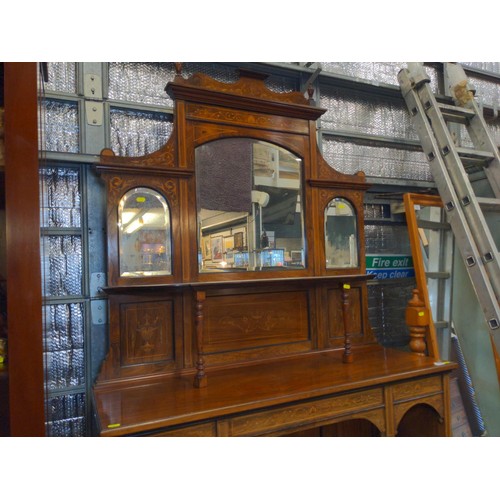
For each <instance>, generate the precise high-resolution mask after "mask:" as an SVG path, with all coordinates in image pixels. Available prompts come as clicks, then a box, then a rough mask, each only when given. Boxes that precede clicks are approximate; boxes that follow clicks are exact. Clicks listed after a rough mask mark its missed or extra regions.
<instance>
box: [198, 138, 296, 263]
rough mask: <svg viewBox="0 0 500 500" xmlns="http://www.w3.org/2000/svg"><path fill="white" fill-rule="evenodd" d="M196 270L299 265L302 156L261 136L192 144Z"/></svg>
mask: <svg viewBox="0 0 500 500" xmlns="http://www.w3.org/2000/svg"><path fill="white" fill-rule="evenodd" d="M195 164H196V202H197V216H198V221H197V224H198V264H199V272H200V273H210V272H241V271H270V270H273V271H281V270H283V271H287V270H297V269H304V267H305V255H304V249H305V243H304V216H303V210H302V206H303V205H302V203H301V200H303V194H302V169H301V165H302V161H301V159H300V158H298V157H297V156H295V155H294V154H293V153H291V152H290V151H287V150H286V149H284V148H282V147H279V146H277V145H275V144H271V143H269V142H266V141H262V140H256V139H250V138H225V139H219V140H216V141H212V142H209V143H206V144H203V145H201V146H198V147H197V148H196V150H195Z"/></svg>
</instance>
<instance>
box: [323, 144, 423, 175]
mask: <svg viewBox="0 0 500 500" xmlns="http://www.w3.org/2000/svg"><path fill="white" fill-rule="evenodd" d="M322 148H323V157H324V158H325V159H326V161H327V162H328V163H329V164H330V165H332V166H333V167H334V168H335V169H336V170H338V171H340V172H342V173H346V174H354V173H356V172H358V171H360V170H362V171H364V172H365V174H366V175H368V176H373V177H389V178H399V179H413V180H426V181H427V180H432V176H431V173H430V169H429V164H428V163H427V160H426V159H425V155H424V154H423V153H422V152H420V151H409V150H405V149H394V148H388V147H375V146H366V145H360V144H355V143H353V142H349V141H346V140H343V139H338V138H335V139H333V138H330V137H326V136H323V142H322Z"/></svg>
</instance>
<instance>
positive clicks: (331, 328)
mask: <svg viewBox="0 0 500 500" xmlns="http://www.w3.org/2000/svg"><path fill="white" fill-rule="evenodd" d="M327 296H328V337H329V339H330V340H336V339H343V338H344V318H343V312H342V290H341V289H340V288H331V289H329V290H328V292H327ZM361 300H362V298H361V289H360V288H354V287H353V288H351V289H350V291H349V313H348V317H347V318H348V320H347V324H348V328H349V332H348V333H350V334H351V336H352V337H353V340H354V339H355V337H356V335H359V336H362V335H363V329H362V318H361V311H362V307H361Z"/></svg>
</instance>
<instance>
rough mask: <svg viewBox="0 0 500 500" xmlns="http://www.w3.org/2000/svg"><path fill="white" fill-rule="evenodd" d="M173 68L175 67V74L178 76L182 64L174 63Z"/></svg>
mask: <svg viewBox="0 0 500 500" xmlns="http://www.w3.org/2000/svg"><path fill="white" fill-rule="evenodd" d="M174 66H175V74H176V75H179V76H180V74H181V72H182V63H181V62H176V63H174Z"/></svg>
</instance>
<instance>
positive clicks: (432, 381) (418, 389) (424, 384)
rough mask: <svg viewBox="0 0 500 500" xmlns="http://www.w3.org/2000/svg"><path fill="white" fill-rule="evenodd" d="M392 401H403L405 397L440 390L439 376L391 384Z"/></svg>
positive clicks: (413, 396)
mask: <svg viewBox="0 0 500 500" xmlns="http://www.w3.org/2000/svg"><path fill="white" fill-rule="evenodd" d="M392 391H393V399H394V401H404V400H406V399H411V398H415V397H418V396H423V395H425V394H433V393H436V392H441V391H442V383H441V378H440V377H430V378H422V379H419V380H413V381H411V382H404V383H401V384H395V385H394V386H393V389H392Z"/></svg>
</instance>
